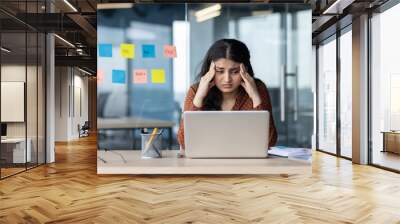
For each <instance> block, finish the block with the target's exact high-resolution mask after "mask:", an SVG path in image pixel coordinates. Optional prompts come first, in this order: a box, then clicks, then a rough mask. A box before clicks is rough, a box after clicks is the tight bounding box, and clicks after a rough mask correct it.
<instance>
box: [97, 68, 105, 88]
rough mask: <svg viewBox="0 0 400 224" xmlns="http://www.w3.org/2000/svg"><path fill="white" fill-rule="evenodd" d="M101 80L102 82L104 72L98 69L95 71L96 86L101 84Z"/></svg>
mask: <svg viewBox="0 0 400 224" xmlns="http://www.w3.org/2000/svg"><path fill="white" fill-rule="evenodd" d="M103 80H104V71H103V70H101V69H99V70H97V85H100V84H102V83H103Z"/></svg>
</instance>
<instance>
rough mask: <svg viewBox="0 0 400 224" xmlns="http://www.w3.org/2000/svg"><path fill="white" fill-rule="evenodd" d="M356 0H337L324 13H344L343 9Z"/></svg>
mask: <svg viewBox="0 0 400 224" xmlns="http://www.w3.org/2000/svg"><path fill="white" fill-rule="evenodd" d="M354 1H355V0H336V1H335V2H334V3H333V4H332V5H330V6H329V7H328V8H327V9H325V10H324V12H323V13H322V14H342V13H343V9H345V8H347V6H349V5H351V4H352V3H353V2H354Z"/></svg>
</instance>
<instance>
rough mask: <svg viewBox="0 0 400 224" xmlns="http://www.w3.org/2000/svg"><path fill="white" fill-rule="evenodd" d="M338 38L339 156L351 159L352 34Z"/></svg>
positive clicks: (349, 32) (349, 31)
mask: <svg viewBox="0 0 400 224" xmlns="http://www.w3.org/2000/svg"><path fill="white" fill-rule="evenodd" d="M344 32H345V33H344V34H342V35H341V36H340V154H341V155H342V156H345V157H348V158H351V157H352V148H351V145H352V138H351V136H352V125H351V124H352V96H353V95H352V49H351V48H352V34H351V27H350V29H349V30H348V31H347V32H346V31H344Z"/></svg>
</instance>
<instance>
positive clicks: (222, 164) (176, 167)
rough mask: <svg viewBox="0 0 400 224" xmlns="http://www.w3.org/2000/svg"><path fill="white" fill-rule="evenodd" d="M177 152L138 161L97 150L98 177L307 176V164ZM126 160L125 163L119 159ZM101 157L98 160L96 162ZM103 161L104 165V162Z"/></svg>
mask: <svg viewBox="0 0 400 224" xmlns="http://www.w3.org/2000/svg"><path fill="white" fill-rule="evenodd" d="M177 152H178V151H177V150H170V151H163V156H164V157H163V158H158V159H141V158H140V151H139V150H113V151H104V150H99V151H97V156H98V159H97V173H98V174H311V164H309V163H306V162H301V161H294V160H288V159H287V158H279V157H270V158H266V159H189V158H177V157H176V153H177ZM121 156H122V157H124V159H125V160H126V163H125V162H124V160H123V159H122V157H121ZM100 158H101V159H100ZM102 159H103V160H105V161H106V162H105V163H104V162H103V161H102Z"/></svg>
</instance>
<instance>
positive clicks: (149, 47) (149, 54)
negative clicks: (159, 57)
mask: <svg viewBox="0 0 400 224" xmlns="http://www.w3.org/2000/svg"><path fill="white" fill-rule="evenodd" d="M142 57H143V58H155V57H156V46H155V45H154V44H144V45H142Z"/></svg>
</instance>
